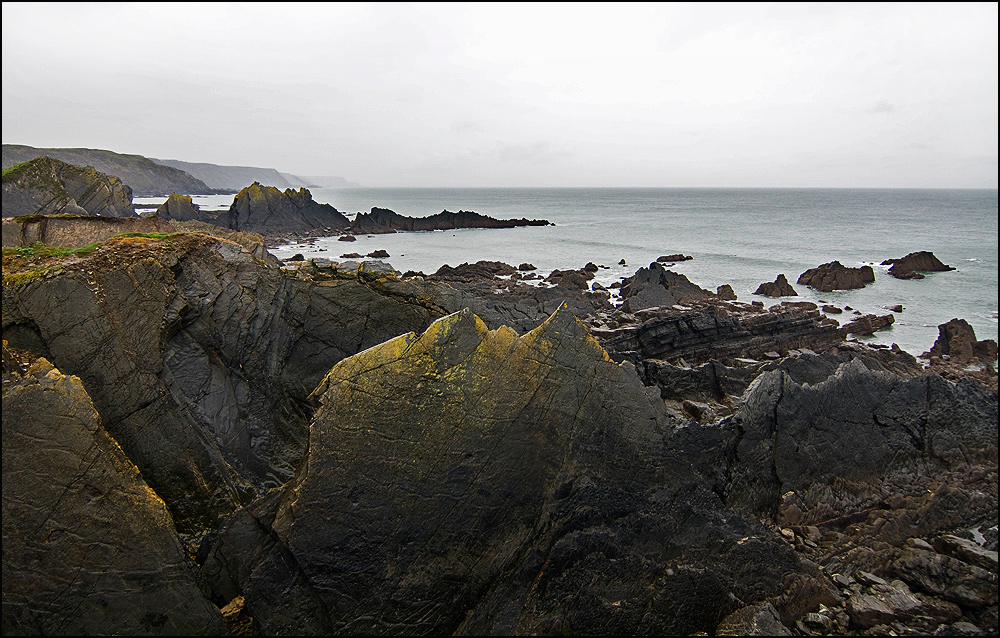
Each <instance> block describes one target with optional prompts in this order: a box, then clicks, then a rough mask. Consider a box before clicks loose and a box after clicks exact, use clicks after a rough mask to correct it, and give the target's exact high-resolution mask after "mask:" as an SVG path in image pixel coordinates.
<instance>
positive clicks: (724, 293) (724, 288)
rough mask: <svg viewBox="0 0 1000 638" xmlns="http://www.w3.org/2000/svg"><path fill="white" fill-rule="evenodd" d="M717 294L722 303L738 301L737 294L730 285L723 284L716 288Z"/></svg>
mask: <svg viewBox="0 0 1000 638" xmlns="http://www.w3.org/2000/svg"><path fill="white" fill-rule="evenodd" d="M715 294H716V295H718V297H719V299H721V300H722V301H736V292H735V291H734V290H733V287H732V286H730V285H729V284H722V285H721V286H719V287H718V288H716V289H715Z"/></svg>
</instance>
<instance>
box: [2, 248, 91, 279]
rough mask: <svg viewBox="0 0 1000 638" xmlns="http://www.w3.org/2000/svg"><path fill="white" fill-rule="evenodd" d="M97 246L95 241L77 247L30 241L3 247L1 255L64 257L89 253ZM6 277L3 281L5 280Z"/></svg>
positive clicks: (30, 257) (36, 257) (28, 257)
mask: <svg viewBox="0 0 1000 638" xmlns="http://www.w3.org/2000/svg"><path fill="white" fill-rule="evenodd" d="M95 248H97V243H93V244H87V245H86V246H80V247H79V248H62V247H60V246H46V245H45V244H43V243H42V242H40V241H35V242H31V243H30V244H28V245H27V246H13V247H7V248H4V249H3V256H4V257H10V256H17V257H20V258H21V259H38V258H42V257H65V256H67V255H89V254H90V253H92V252H94V249H95ZM6 280H7V279H6V277H5V278H4V281H6Z"/></svg>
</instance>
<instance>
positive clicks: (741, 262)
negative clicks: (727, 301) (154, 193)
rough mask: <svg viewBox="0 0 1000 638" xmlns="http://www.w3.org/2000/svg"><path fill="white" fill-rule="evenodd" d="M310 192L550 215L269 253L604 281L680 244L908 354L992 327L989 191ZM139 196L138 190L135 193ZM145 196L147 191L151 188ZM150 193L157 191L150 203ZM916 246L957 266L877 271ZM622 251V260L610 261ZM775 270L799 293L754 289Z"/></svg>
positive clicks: (702, 261) (399, 208) (375, 202)
mask: <svg viewBox="0 0 1000 638" xmlns="http://www.w3.org/2000/svg"><path fill="white" fill-rule="evenodd" d="M311 192H312V195H313V198H314V199H315V200H316V201H319V202H322V203H328V204H331V205H332V206H334V207H336V208H337V209H338V210H340V211H341V212H342V213H344V214H345V215H347V216H348V217H349V218H353V216H354V215H355V214H357V213H358V212H367V211H369V210H370V209H371V208H372V207H376V206H377V207H380V208H389V209H391V210H394V211H396V212H397V213H399V214H401V215H407V216H411V217H424V216H427V215H433V214H435V213H440V212H441V211H442V210H449V211H459V210H469V211H475V212H477V213H480V214H483V215H489V216H491V217H496V218H499V219H508V218H522V217H526V218H529V219H546V220H549V221H551V222H553V224H554V225H552V226H531V227H523V228H512V229H461V230H448V231H431V232H427V231H424V232H400V233H395V234H388V235H359V236H358V237H357V241H355V242H350V243H348V242H341V241H338V240H337V237H326V238H318V239H316V240H314V241H308V242H295V243H289V244H286V245H282V246H278V247H273V248H271V252H272V253H273V254H274V255H275V256H276V257H278V258H280V259H287V258H289V257H291V256H293V255H295V254H297V253H301V254H302V255H303V256H305V257H327V258H330V259H335V260H336V259H338V258H339V256H340V255H341V254H345V253H360V254H362V255H365V254H368V253H370V252H372V251H375V250H385V251H386V252H388V253H389V255H390V257H389V258H388V259H386V260H385V261H387V262H388V263H390V264H392V266H393V267H394V268H395V269H396V270H398V271H400V272H406V271H411V270H412V271H421V272H424V273H427V274H430V273H433V272H434V271H436V270H437V269H438V268H440V267H441V266H442V265H444V264H448V265H451V266H457V265H459V264H462V263H465V262H476V261H479V260H490V261H503V262H506V263H509V264H511V265H514V266H518V265H520V264H522V263H530V264H532V265H534V266H535V267H537V269H538V270H537V272H538V273H539V274H541V275H547V274H548V273H549V272H551V271H552V270H554V269H573V268H581V267H583V266H584V265H585V264H587V263H588V262H593V263H594V264H597V265H598V266H601V268H600V269H599V271H598V272H597V276H596V279H595V281H597V282H599V283H600V284H602V285H604V286H605V287H607V286H610V285H611V284H612V283H614V282H616V281H620V280H621V279H622V278H624V277H629V276H631V275H633V274H634V273H635V271H636V270H637V269H638V268H640V267H643V266H648V265H649V264H650V263H651V262H653V261H656V259H657V258H658V257H660V256H662V255H671V254H675V253H682V254H684V255H688V256H690V257H692V259H691V260H690V261H680V262H676V263H674V265H672V266H670V269H671V270H673V271H675V272H678V273H681V274H683V275H685V276H686V277H687V278H688V279H689V280H691V281H692V282H694V283H696V284H698V285H699V286H701V287H702V288H706V289H708V290H711V291H713V292H714V291H715V290H716V288H717V287H718V286H721V285H723V284H729V285H731V286H732V287H733V290H734V291H735V292H736V294H737V296H738V298H739V300H741V301H745V302H750V301H762V302H764V303H765V304H766V305H768V306H770V305H772V304H775V303H778V302H780V301H786V300H787V301H812V302H815V303H817V304H832V305H835V306H838V307H840V308H844V307H850V308H851V310H848V311H846V312H844V313H843V314H841V315H830V316H831V317H832V318H834V319H837V320H839V321H840V322H841V323H845V322H847V321H850V320H851V319H852V318H854V317H855V316H857V315H856V314H854V313H855V312H858V313H862V314H878V315H884V314H889V313H890V311H889V310H888V308H889V307H891V306H895V305H901V306H903V311H902V312H898V313H893V314H894V315H895V323H894V324H893V325H892V326H891V327H890V328H887V329H884V330H881V331H879V332H876V333H875V334H874V335H873V336H871V337H867V338H862V340H865V341H868V342H871V343H876V344H885V345H891V344H893V343H895V344H898V345H899V347H900V348H902V349H903V350H906V351H907V352H909V353H911V354H913V355H914V356H920V355H921V354H922V353H924V352H926V351H927V350H929V349H930V348H931V346H932V345H933V344H934V341H935V339H936V338H937V336H938V326H939V325H940V324H942V323H945V322H947V321H949V320H951V319H953V318H961V319H965V320H966V321H968V322H969V323H970V324H971V325H972V326H973V328H974V329H975V331H976V336H977V338H978V339H987V338H989V339H997V306H998V301H997V295H998V293H997V272H998V268H997V212H998V209H997V190H996V189H986V190H964V189H963V190H940V189H825V188H810V189H786V188H781V189H777V188H774V189H772V188H347V189H343V188H315V189H312V190H311ZM139 201H140V200H137V202H139ZM151 201H152V200H151ZM194 201H195V203H198V204H200V205H201V206H202V208H205V209H216V208H228V207H229V204H231V203H232V196H231V195H229V196H218V195H217V196H207V197H195V198H194ZM157 203H160V202H157ZM921 250H926V251H930V252H933V253H934V255H935V256H936V257H937V258H938V259H940V260H941V261H942V262H944V263H945V264H947V265H950V266H953V267H954V268H956V270H953V271H949V272H935V273H928V274H927V276H926V278H924V279H920V280H913V279H911V280H899V279H895V278H893V277H891V276H889V275H888V273H887V271H888V268H889V267H888V266H882V265H881V262H882V261H884V260H886V259H893V258H900V257H904V256H906V255H907V254H909V253H912V252H916V251H921ZM834 260H837V261H840V262H841V263H842V264H844V265H846V266H851V267H857V266H861V265H870V266H872V268H873V269H874V270H875V283H873V284H869V285H868V286H867V287H865V288H863V289H860V290H842V291H835V292H819V291H816V290H813V289H811V288H808V287H806V286H804V285H798V284H797V283H796V280H797V279H798V277H799V275H801V274H802V273H803V272H805V271H806V270H808V269H810V268H815V267H816V266H819V265H820V264H824V263H827V262H831V261H834ZM622 262H624V263H622ZM779 274H784V275H785V276H786V277H787V279H788V281H789V282H790V283H791V284H792V287H793V288H795V290H796V291H797V292H798V297H792V298H783V299H772V298H769V297H760V296H757V295H754V294H753V293H754V291H755V290H756V289H757V287H758V286H759V285H760V284H761V283H763V282H771V281H774V280H775V278H776V277H777V276H778V275H779Z"/></svg>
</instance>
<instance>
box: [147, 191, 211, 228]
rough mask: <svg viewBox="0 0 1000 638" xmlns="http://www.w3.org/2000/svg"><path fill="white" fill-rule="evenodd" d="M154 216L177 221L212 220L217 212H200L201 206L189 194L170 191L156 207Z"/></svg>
mask: <svg viewBox="0 0 1000 638" xmlns="http://www.w3.org/2000/svg"><path fill="white" fill-rule="evenodd" d="M156 216H157V217H161V218H163V219H169V220H175V221H179V222H185V221H191V220H197V221H205V222H212V221H214V220H215V218H216V217H217V214H209V213H202V212H201V208H200V207H199V206H198V205H197V204H195V203H194V202H192V201H191V196H190V195H178V194H177V193H170V197H168V198H167V201H165V202H163V203H162V204H160V206H159V208H157V209H156Z"/></svg>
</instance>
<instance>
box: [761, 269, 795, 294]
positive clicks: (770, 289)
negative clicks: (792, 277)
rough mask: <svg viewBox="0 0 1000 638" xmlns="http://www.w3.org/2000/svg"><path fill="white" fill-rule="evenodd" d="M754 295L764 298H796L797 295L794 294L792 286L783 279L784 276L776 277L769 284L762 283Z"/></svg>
mask: <svg viewBox="0 0 1000 638" xmlns="http://www.w3.org/2000/svg"><path fill="white" fill-rule="evenodd" d="M753 294H755V295H764V296H766V297H798V296H799V293H797V292H795V289H794V288H792V284H790V283H788V280H787V279H785V275H784V274H780V275H778V276H777V277H776V278H775V280H774V281H773V282H771V283H767V282H765V283H762V284H761V285H760V286H758V287H757V290H755V291H754V293H753Z"/></svg>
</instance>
